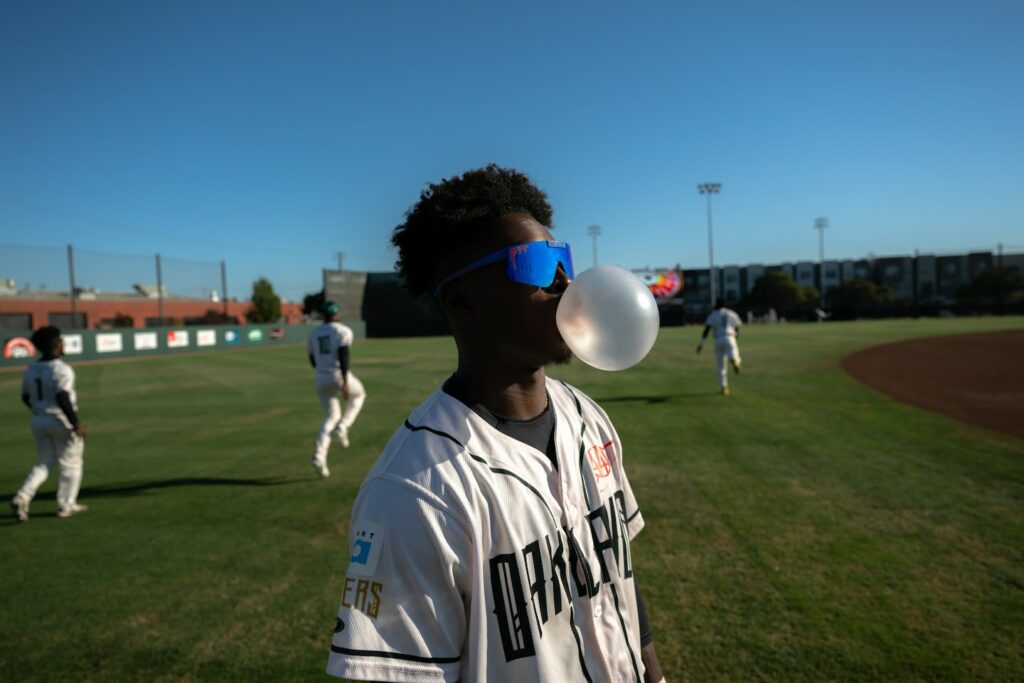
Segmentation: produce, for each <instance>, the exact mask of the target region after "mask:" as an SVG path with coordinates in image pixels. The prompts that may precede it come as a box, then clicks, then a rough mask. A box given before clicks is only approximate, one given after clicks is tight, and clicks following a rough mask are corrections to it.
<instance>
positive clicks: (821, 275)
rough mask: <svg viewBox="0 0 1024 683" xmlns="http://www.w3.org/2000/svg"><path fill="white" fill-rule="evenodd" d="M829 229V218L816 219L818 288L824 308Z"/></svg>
mask: <svg viewBox="0 0 1024 683" xmlns="http://www.w3.org/2000/svg"><path fill="white" fill-rule="evenodd" d="M827 227H828V219H827V218H824V217H819V218H815V219H814V229H815V230H817V231H818V286H819V287H820V288H821V289H820V290H819V292H818V296H819V297H820V298H821V305H822V307H824V306H825V228H827Z"/></svg>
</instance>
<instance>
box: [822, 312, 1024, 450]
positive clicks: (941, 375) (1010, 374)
mask: <svg viewBox="0 0 1024 683" xmlns="http://www.w3.org/2000/svg"><path fill="white" fill-rule="evenodd" d="M841 365H842V367H843V369H844V370H846V372H848V373H849V374H850V375H851V376H852V377H854V378H855V379H857V380H859V381H861V382H863V383H865V384H867V385H868V386H870V387H873V388H875V389H878V390H879V391H881V392H882V393H884V394H888V395H889V396H891V397H893V398H894V399H896V400H897V401H902V402H903V403H909V404H911V405H915V406H918V407H919V408H924V409H926V410H933V411H935V412H937V413H942V414H943V415H948V416H949V417H953V418H956V419H958V420H963V421H964V422H970V423H971V424H976V425H980V426H982V427H987V428H989V429H994V430H996V431H999V432H1003V433H1005V434H1011V435H1013V436H1016V437H1017V438H1019V439H1024V330H1015V331H1012V332H986V333H984V334H964V335H955V336H951V337H929V338H926V339H911V340H909V341H902V342H895V343H892V344H883V345H882V346H874V347H871V348H869V349H864V350H863V351H858V352H857V353H854V354H852V355H850V356H847V357H846V358H844V359H843V360H842V362H841Z"/></svg>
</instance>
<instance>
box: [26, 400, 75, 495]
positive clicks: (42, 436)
mask: <svg viewBox="0 0 1024 683" xmlns="http://www.w3.org/2000/svg"><path fill="white" fill-rule="evenodd" d="M32 436H34V437H35V439H36V450H37V451H38V453H39V459H38V460H37V461H36V465H35V467H33V468H32V469H31V470H29V472H28V476H27V477H25V483H24V484H22V485H21V488H20V489H18V493H17V494H15V495H16V497H17V498H21V499H23V500H26V501H28V502H31V501H32V499H33V498H35V495H36V491H38V490H39V487H40V486H42V485H43V482H44V481H46V478H47V477H48V476H49V475H50V470H51V469H52V468H53V467H55V466H58V465H59V466H60V481H59V482H58V484H57V505H58V507H60V508H66V507H70V506H72V505H74V504H75V502H76V501H77V500H78V489H79V488H80V487H81V486H82V455H83V454H84V452H85V440H84V439H82V438H81V437H80V436H78V435H77V434H75V433H74V432H73V431H71V430H70V429H69V428H68V426H67V425H66V424H65V423H64V422H63V421H61V420H60V418H58V417H56V416H54V415H48V414H47V415H33V416H32Z"/></svg>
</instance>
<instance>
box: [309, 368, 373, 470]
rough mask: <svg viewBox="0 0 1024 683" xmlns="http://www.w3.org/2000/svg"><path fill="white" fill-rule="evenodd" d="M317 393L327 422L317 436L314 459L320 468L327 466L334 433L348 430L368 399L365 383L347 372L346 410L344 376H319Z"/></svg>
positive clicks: (318, 374)
mask: <svg viewBox="0 0 1024 683" xmlns="http://www.w3.org/2000/svg"><path fill="white" fill-rule="evenodd" d="M316 394H317V396H319V397H320V405H321V406H323V409H324V421H323V424H321V425H320V433H319V434H318V435H317V437H316V454H315V455H314V456H313V457H314V458H315V459H316V462H317V463H318V464H320V465H324V464H326V463H327V449H328V448H330V446H331V432H334V431H337V433H338V434H339V436H340V435H341V433H342V432H343V431H348V428H349V427H351V426H352V423H354V422H355V421H356V418H357V417H358V416H359V411H360V410H362V408H363V401H365V400H366V390H365V389H364V388H363V383H362V382H360V381H359V378H357V377H356V376H355V375H353V374H352V373H351V372H350V373H348V400H347V401H345V409H344V410H342V408H341V400H340V399H339V397H340V396H341V373H340V372H338V373H335V374H330V375H329V374H327V373H319V372H318V373H317V375H316Z"/></svg>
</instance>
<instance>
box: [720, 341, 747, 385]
mask: <svg viewBox="0 0 1024 683" xmlns="http://www.w3.org/2000/svg"><path fill="white" fill-rule="evenodd" d="M727 359H732V360H733V361H735V362H736V364H737V365H738V364H739V363H740V362H741V361H740V347H739V345H737V344H736V338H735V337H726V338H725V339H723V340H722V341H718V340H717V339H716V340H715V362H717V363H718V386H719V388H721V389H725V388H726V387H727V386H729V366H728V365H727V364H726V362H725V361H726V360H727Z"/></svg>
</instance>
